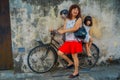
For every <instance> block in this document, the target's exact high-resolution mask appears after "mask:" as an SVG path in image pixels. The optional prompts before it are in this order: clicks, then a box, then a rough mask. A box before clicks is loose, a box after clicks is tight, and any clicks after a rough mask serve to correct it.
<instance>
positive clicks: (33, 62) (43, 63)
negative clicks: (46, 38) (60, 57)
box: [27, 45, 57, 73]
mask: <svg viewBox="0 0 120 80" xmlns="http://www.w3.org/2000/svg"><path fill="white" fill-rule="evenodd" d="M27 62H28V66H29V68H30V69H31V70H32V71H33V72H36V73H44V72H47V71H49V70H50V69H51V68H53V66H54V64H55V63H56V62H57V53H56V51H55V49H54V48H53V47H51V46H48V45H43V46H37V47H35V48H33V49H32V50H31V51H30V52H29V54H28V57H27Z"/></svg>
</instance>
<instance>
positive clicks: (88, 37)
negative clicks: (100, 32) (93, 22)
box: [84, 24, 91, 42]
mask: <svg viewBox="0 0 120 80" xmlns="http://www.w3.org/2000/svg"><path fill="white" fill-rule="evenodd" d="M84 27H85V30H86V32H87V34H86V37H85V39H84V42H89V39H90V37H91V36H90V34H89V31H90V28H91V27H89V26H86V25H85V24H84Z"/></svg>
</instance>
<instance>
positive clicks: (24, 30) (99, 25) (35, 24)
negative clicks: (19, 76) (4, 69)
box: [9, 0, 120, 72]
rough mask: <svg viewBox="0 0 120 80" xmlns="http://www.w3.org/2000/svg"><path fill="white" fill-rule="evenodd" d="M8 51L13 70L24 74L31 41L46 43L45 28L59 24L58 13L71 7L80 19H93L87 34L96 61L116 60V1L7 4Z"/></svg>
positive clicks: (13, 0)
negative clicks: (76, 8) (95, 49)
mask: <svg viewBox="0 0 120 80" xmlns="http://www.w3.org/2000/svg"><path fill="white" fill-rule="evenodd" d="M9 2H10V17H11V29H12V49H13V56H14V62H15V69H16V70H18V69H19V70H20V71H24V72H28V71H29V69H28V68H27V61H26V59H27V54H28V52H29V50H30V49H31V48H33V47H34V40H35V39H40V38H41V39H42V41H44V42H49V40H50V37H49V31H48V30H49V28H50V27H52V28H54V29H55V28H57V27H58V26H60V25H61V24H62V21H61V19H60V17H59V12H60V10H62V9H65V8H66V9H68V8H69V6H70V5H71V4H73V3H77V4H78V5H80V7H81V10H82V15H83V16H86V15H91V16H92V17H93V21H94V22H93V24H94V25H93V27H92V30H91V33H92V35H93V38H94V42H95V43H96V44H97V45H98V47H99V48H100V59H99V62H101V61H106V60H107V59H108V58H109V57H110V56H112V57H113V58H114V59H117V58H119V57H120V43H119V40H120V32H119V31H120V22H119V19H120V14H119V12H120V6H119V5H120V1H119V0H10V1H9Z"/></svg>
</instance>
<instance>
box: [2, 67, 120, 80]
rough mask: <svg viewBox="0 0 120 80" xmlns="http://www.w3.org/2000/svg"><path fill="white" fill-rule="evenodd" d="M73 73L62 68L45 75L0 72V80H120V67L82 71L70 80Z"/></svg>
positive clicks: (10, 71) (9, 71)
mask: <svg viewBox="0 0 120 80" xmlns="http://www.w3.org/2000/svg"><path fill="white" fill-rule="evenodd" d="M72 71H73V69H69V70H65V69H63V68H60V67H57V68H56V69H55V70H54V71H49V72H47V73H44V74H36V73H33V72H31V73H14V71H12V70H8V71H0V80H120V65H107V66H96V67H94V68H92V69H91V70H85V69H81V70H80V72H79V73H80V75H79V76H78V77H76V78H74V79H69V78H68V76H69V75H70V74H71V73H72Z"/></svg>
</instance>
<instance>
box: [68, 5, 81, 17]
mask: <svg viewBox="0 0 120 80" xmlns="http://www.w3.org/2000/svg"><path fill="white" fill-rule="evenodd" d="M75 8H78V15H77V16H76V18H79V17H81V9H80V7H79V6H78V5H77V4H73V5H71V6H70V8H69V12H68V16H67V18H69V19H71V18H72V14H71V12H72V9H75Z"/></svg>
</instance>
